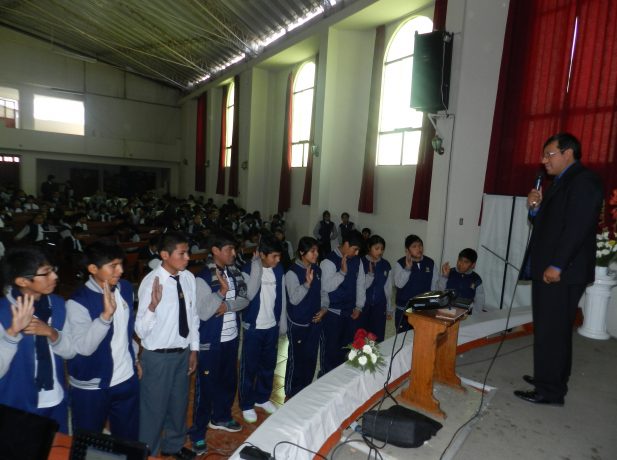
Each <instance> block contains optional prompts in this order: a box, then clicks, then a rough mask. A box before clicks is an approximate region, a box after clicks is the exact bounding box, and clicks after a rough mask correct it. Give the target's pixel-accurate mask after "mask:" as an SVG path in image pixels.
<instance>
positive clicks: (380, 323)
mask: <svg viewBox="0 0 617 460" xmlns="http://www.w3.org/2000/svg"><path fill="white" fill-rule="evenodd" d="M367 249H368V252H367V254H366V255H365V256H363V257H361V259H360V260H361V261H362V267H363V268H364V274H365V279H366V305H364V309H363V310H362V315H360V326H361V327H362V328H364V329H366V330H367V331H370V332H372V333H374V334H375V335H376V336H377V341H378V342H383V339H384V336H385V334H386V319H391V318H392V305H391V300H390V297H392V267H391V266H390V262H388V261H387V260H386V259H384V258H383V257H382V256H383V252H384V251H385V249H386V241H385V240H384V239H383V238H382V237H381V236H379V235H372V236H371V237H369V239H368V241H367Z"/></svg>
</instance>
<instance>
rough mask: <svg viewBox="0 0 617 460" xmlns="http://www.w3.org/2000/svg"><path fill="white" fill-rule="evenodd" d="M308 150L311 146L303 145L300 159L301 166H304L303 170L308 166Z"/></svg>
mask: <svg viewBox="0 0 617 460" xmlns="http://www.w3.org/2000/svg"><path fill="white" fill-rule="evenodd" d="M310 148H311V146H310V144H309V143H308V142H307V143H306V144H304V155H303V157H302V166H304V167H305V168H306V166H308V157H309V150H310Z"/></svg>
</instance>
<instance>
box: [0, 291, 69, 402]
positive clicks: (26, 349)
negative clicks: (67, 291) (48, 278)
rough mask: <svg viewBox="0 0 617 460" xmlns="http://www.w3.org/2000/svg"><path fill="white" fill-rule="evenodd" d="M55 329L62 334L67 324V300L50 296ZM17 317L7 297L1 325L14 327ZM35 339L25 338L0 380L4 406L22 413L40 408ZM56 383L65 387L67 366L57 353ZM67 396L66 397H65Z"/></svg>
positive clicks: (0, 315)
mask: <svg viewBox="0 0 617 460" xmlns="http://www.w3.org/2000/svg"><path fill="white" fill-rule="evenodd" d="M48 297H49V301H50V304H51V325H52V327H54V328H55V329H56V330H58V331H62V329H63V327H64V322H65V320H66V309H65V306H64V299H63V298H62V297H59V296H57V295H54V294H50V295H49V296H48ZM12 321H13V315H12V313H11V305H10V303H9V300H8V299H7V298H6V297H2V298H1V299H0V323H2V326H3V327H4V328H5V329H8V328H9V327H10V326H11V322H12ZM34 339H35V336H33V335H25V334H24V335H23V337H22V339H21V340H20V341H19V344H18V345H17V352H16V353H15V356H14V357H13V361H11V365H10V367H9V370H8V371H7V373H6V374H5V375H4V377H2V378H1V379H0V404H5V405H7V406H11V407H15V408H17V409H22V410H25V411H27V412H35V411H36V409H37V406H38V389H37V387H36V380H35V372H36V371H35V369H36V364H35V351H34ZM52 356H53V358H54V360H55V366H56V379H57V380H58V382H60V385H62V388H65V385H64V380H65V379H64V365H63V362H62V358H61V357H60V356H58V355H56V354H54V353H52ZM65 394H66V393H65Z"/></svg>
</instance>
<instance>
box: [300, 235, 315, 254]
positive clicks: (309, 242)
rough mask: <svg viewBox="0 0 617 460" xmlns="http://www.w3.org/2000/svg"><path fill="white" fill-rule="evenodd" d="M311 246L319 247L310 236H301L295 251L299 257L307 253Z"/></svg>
mask: <svg viewBox="0 0 617 460" xmlns="http://www.w3.org/2000/svg"><path fill="white" fill-rule="evenodd" d="M313 246H317V247H319V243H318V242H317V240H316V239H315V238H313V237H312V236H303V237H302V238H300V241H298V250H297V251H296V252H297V254H298V256H299V257H302V256H303V255H304V254H306V253H307V252H309V251H310V250H311V248H312V247H313Z"/></svg>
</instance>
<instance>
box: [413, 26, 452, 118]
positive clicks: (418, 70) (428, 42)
mask: <svg viewBox="0 0 617 460" xmlns="http://www.w3.org/2000/svg"><path fill="white" fill-rule="evenodd" d="M414 43H415V44H414V54H413V70H412V77H411V107H412V108H414V109H416V110H420V111H422V112H428V113H436V112H438V111H440V110H447V109H448V98H449V96H450V66H451V64H452V34H450V33H448V32H444V31H440V30H438V31H436V32H431V33H428V34H418V33H417V32H416V36H415V42H414Z"/></svg>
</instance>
